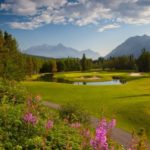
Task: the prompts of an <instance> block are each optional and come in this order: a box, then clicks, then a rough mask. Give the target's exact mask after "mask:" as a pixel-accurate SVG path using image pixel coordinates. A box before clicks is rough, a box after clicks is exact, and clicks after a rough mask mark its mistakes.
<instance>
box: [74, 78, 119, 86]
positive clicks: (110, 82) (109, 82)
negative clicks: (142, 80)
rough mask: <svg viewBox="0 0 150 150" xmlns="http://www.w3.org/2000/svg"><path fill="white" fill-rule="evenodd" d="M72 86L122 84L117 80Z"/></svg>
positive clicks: (76, 83) (81, 83)
mask: <svg viewBox="0 0 150 150" xmlns="http://www.w3.org/2000/svg"><path fill="white" fill-rule="evenodd" d="M73 84H74V85H120V84H122V82H121V81H120V80H119V79H118V80H111V81H103V82H74V83H73Z"/></svg>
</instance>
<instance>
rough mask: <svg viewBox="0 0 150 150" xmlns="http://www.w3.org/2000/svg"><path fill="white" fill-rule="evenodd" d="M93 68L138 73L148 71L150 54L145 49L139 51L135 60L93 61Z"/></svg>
mask: <svg viewBox="0 0 150 150" xmlns="http://www.w3.org/2000/svg"><path fill="white" fill-rule="evenodd" d="M93 63H94V66H95V68H101V69H102V70H133V71H140V72H149V71H150V52H148V50H146V49H145V48H144V49H142V50H141V55H140V56H139V57H138V58H135V57H134V56H133V55H130V56H119V57H110V58H107V59H105V58H103V57H100V58H99V59H98V60H95V61H93Z"/></svg>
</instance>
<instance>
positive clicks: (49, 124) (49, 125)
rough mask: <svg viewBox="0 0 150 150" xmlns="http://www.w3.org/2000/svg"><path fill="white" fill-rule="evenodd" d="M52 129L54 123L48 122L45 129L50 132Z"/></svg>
mask: <svg viewBox="0 0 150 150" xmlns="http://www.w3.org/2000/svg"><path fill="white" fill-rule="evenodd" d="M51 128H53V121H51V120H48V121H47V122H46V124H45V129H47V130H49V129H51Z"/></svg>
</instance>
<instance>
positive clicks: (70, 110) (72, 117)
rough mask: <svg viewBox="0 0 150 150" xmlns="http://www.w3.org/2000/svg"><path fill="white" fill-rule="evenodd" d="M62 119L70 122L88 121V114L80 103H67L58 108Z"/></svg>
mask: <svg viewBox="0 0 150 150" xmlns="http://www.w3.org/2000/svg"><path fill="white" fill-rule="evenodd" d="M59 115H60V118H62V119H67V120H68V121H69V122H70V123H73V122H81V123H89V119H90V116H89V114H88V112H86V111H85V110H84V109H83V108H82V107H81V106H80V105H77V104H71V103H68V104H66V105H62V107H61V108H60V109H59Z"/></svg>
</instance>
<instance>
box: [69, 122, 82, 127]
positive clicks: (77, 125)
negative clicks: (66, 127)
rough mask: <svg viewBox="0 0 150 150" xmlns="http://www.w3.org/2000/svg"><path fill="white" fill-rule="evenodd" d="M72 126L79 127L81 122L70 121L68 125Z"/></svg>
mask: <svg viewBox="0 0 150 150" xmlns="http://www.w3.org/2000/svg"><path fill="white" fill-rule="evenodd" d="M70 126H71V127H72V128H80V127H81V124H80V123H79V122H75V123H72V124H71V125H70Z"/></svg>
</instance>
